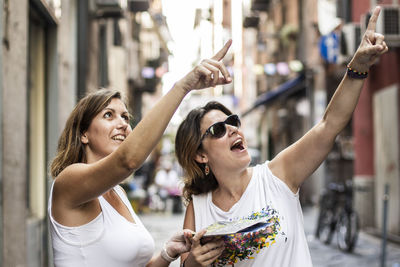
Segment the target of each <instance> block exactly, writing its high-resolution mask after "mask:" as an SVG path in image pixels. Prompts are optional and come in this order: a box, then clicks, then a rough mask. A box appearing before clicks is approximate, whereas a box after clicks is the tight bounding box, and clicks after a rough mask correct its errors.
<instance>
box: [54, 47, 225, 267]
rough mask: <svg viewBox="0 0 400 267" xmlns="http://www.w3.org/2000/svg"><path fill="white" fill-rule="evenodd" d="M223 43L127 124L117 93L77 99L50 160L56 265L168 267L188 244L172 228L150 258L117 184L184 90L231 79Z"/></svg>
mask: <svg viewBox="0 0 400 267" xmlns="http://www.w3.org/2000/svg"><path fill="white" fill-rule="evenodd" d="M230 45H231V41H228V42H227V43H226V44H225V46H224V47H223V48H222V49H221V50H220V51H219V52H218V53H217V54H216V55H215V56H214V57H213V58H211V59H207V60H204V61H203V62H201V63H200V64H199V65H197V66H196V67H195V68H194V69H193V70H192V71H191V72H189V73H188V74H187V75H186V76H185V77H183V78H182V79H181V80H179V81H178V82H177V83H176V84H175V85H174V87H173V88H172V89H171V90H170V91H169V92H168V93H167V94H166V95H165V96H164V97H163V98H162V99H161V100H160V101H159V102H158V103H157V104H156V105H155V106H154V108H153V109H151V110H150V111H149V112H148V113H147V114H146V116H144V117H143V119H142V120H141V121H140V123H139V124H138V125H137V126H136V127H135V128H134V129H133V130H132V129H131V126H130V123H129V113H128V110H127V106H126V104H125V102H124V101H123V99H122V96H121V94H120V93H119V92H118V91H115V90H108V89H102V90H98V91H96V92H94V93H91V94H89V95H87V96H86V97H84V98H83V99H81V100H80V101H79V102H78V104H77V105H76V107H75V108H74V110H73V111H72V113H71V115H70V116H69V118H68V120H67V123H66V126H65V129H64V131H63V133H62V135H61V137H60V139H59V144H58V153H57V155H56V157H55V158H54V160H53V162H52V165H51V174H52V176H53V177H54V183H53V185H52V187H51V192H50V196H49V205H48V213H49V221H50V232H51V239H52V245H53V256H54V265H55V266H56V267H64V266H65V267H78V266H88V267H89V266H90V267H102V266H104V267H124V266H126V267H128V266H129V267H132V266H158V267H160V266H168V265H169V263H170V262H171V261H173V260H175V259H177V257H178V256H179V255H180V254H181V253H182V252H185V251H188V250H189V249H190V242H189V241H190V239H191V238H192V232H191V231H185V232H182V231H180V232H178V233H177V234H175V235H174V236H173V237H172V238H170V239H169V241H168V242H167V243H166V244H165V246H164V249H163V250H162V251H161V253H158V254H155V255H154V256H153V253H154V241H153V239H152V237H151V236H150V234H149V233H148V232H147V230H146V228H145V227H144V225H143V224H142V223H141V222H140V219H139V217H138V216H137V215H136V214H135V212H134V211H133V209H132V207H131V205H130V204H129V201H128V198H127V196H126V194H125V192H124V190H123V189H122V188H121V187H120V186H118V184H119V183H121V182H122V181H123V180H124V179H126V178H127V177H128V176H129V175H131V174H132V173H133V172H134V171H135V170H136V169H138V168H139V167H140V166H141V165H142V163H143V162H144V160H145V159H146V158H147V156H148V155H149V154H150V152H151V151H152V150H153V148H154V147H155V146H156V144H157V143H158V142H159V140H160V138H161V136H162V134H163V132H164V130H165V128H166V126H167V124H168V122H169V120H170V119H171V117H172V115H173V114H174V112H175V110H176V109H177V107H178V106H179V104H180V102H181V101H182V99H183V98H184V97H185V96H186V94H188V93H189V92H190V91H191V90H194V89H203V88H208V87H211V86H215V85H218V84H227V83H230V82H231V81H232V79H231V77H230V76H229V73H228V71H227V69H226V68H225V66H224V64H223V63H222V62H221V60H222V59H223V58H224V56H225V55H226V53H227V51H228V49H229V47H230ZM219 73H222V76H219V75H217V74H219ZM202 234H204V232H200V233H198V234H197V235H195V237H196V238H198V237H200V236H201V235H202ZM218 245H219V244H218V243H217V244H216V245H215V246H218Z"/></svg>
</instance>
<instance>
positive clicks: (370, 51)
mask: <svg viewBox="0 0 400 267" xmlns="http://www.w3.org/2000/svg"><path fill="white" fill-rule="evenodd" d="M380 10H381V8H380V7H379V6H377V7H375V9H374V11H373V13H372V15H371V18H370V19H369V22H368V27H367V30H366V31H365V33H364V36H363V37H362V40H361V43H360V46H359V47H358V49H357V51H356V53H355V54H354V57H353V59H352V60H351V62H350V63H349V66H350V67H351V68H353V69H355V70H357V71H359V72H366V71H368V70H369V68H370V67H371V66H372V65H373V64H375V63H376V62H377V61H378V59H379V57H380V56H381V55H382V54H384V53H386V52H387V51H388V47H387V45H386V43H385V41H384V36H383V35H382V34H380V33H376V32H375V30H376V22H377V20H378V16H379V13H380Z"/></svg>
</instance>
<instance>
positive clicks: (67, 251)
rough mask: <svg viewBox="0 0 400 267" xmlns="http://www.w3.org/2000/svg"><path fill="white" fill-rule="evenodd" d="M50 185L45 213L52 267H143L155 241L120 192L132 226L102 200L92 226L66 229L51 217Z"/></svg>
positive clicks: (120, 189) (152, 251)
mask: <svg viewBox="0 0 400 267" xmlns="http://www.w3.org/2000/svg"><path fill="white" fill-rule="evenodd" d="M53 186H54V182H53V185H52V187H51V190H50V197H49V204H48V213H49V219H50V230H51V240H52V244H53V257H54V266H55V267H133V266H138V267H139V266H145V265H146V264H147V263H148V262H149V260H150V259H151V257H152V255H153V253H154V240H153V238H152V237H151V235H150V234H149V232H148V231H147V230H146V228H145V227H144V226H143V224H142V222H141V221H140V220H139V218H138V216H137V215H136V214H135V212H134V211H133V209H132V206H131V205H130V203H129V200H128V198H127V197H126V195H125V193H124V192H123V189H122V188H121V187H119V186H115V187H114V190H115V192H116V193H117V194H118V196H119V197H120V198H121V200H122V201H123V202H124V204H125V205H126V206H127V208H128V209H129V211H130V213H131V215H132V217H133V219H134V220H135V223H132V222H130V221H128V220H127V219H126V218H125V217H123V216H122V215H121V214H119V213H118V211H116V210H115V209H114V208H113V207H112V206H111V205H110V204H109V203H108V202H107V201H106V200H105V199H104V198H103V197H102V196H100V197H99V198H98V199H99V202H100V207H101V210H102V211H101V213H100V214H99V215H98V216H97V217H96V218H95V219H94V220H92V221H91V222H89V223H87V224H84V225H81V226H77V227H69V226H64V225H61V224H59V223H58V222H56V221H55V219H54V218H53V216H52V214H51V204H52V195H53Z"/></svg>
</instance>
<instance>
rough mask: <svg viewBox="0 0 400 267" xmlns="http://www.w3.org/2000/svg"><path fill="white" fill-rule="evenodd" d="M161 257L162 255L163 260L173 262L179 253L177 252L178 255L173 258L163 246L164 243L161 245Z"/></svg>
mask: <svg viewBox="0 0 400 267" xmlns="http://www.w3.org/2000/svg"><path fill="white" fill-rule="evenodd" d="M161 257H162V258H163V259H164V260H166V261H168V262H173V261H174V260H176V259H178V258H179V254H178V256H176V257H175V258H172V257H171V256H170V255H168V252H167V249H166V248H165V244H164V247H163V249H162V250H161Z"/></svg>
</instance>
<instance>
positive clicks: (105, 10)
mask: <svg viewBox="0 0 400 267" xmlns="http://www.w3.org/2000/svg"><path fill="white" fill-rule="evenodd" d="M95 2H96V16H97V17H98V18H120V17H122V14H123V7H122V1H121V0H96V1H95Z"/></svg>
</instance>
